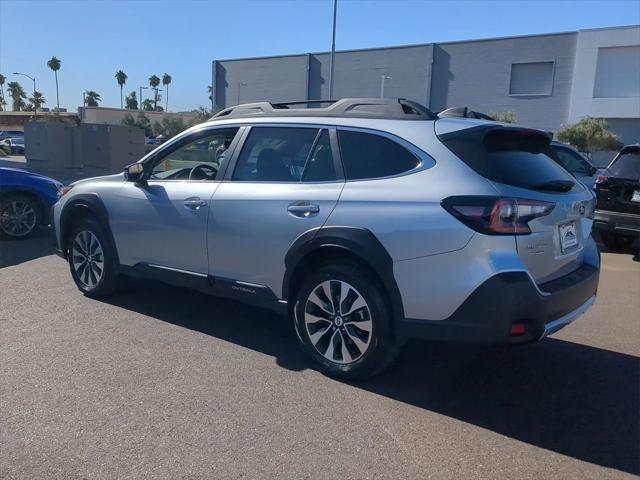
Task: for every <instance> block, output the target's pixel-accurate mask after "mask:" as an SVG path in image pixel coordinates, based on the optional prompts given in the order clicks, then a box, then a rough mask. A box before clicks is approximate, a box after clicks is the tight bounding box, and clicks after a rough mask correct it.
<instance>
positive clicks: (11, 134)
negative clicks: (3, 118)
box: [0, 130, 24, 140]
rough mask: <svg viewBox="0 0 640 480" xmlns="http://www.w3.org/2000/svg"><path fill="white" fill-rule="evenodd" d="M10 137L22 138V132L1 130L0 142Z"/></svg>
mask: <svg viewBox="0 0 640 480" xmlns="http://www.w3.org/2000/svg"><path fill="white" fill-rule="evenodd" d="M11 137H24V132H23V131H21V130H2V131H0V140H4V139H5V138H11Z"/></svg>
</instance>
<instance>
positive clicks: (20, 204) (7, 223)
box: [0, 193, 40, 239]
mask: <svg viewBox="0 0 640 480" xmlns="http://www.w3.org/2000/svg"><path fill="white" fill-rule="evenodd" d="M38 225H40V205H39V204H38V201H37V200H36V199H34V198H33V197H30V196H28V195H24V194H21V193H15V194H9V195H5V196H4V197H2V199H0V236H2V237H4V238H11V239H19V238H27V237H29V236H31V235H32V234H33V232H35V231H36V229H37V228H38Z"/></svg>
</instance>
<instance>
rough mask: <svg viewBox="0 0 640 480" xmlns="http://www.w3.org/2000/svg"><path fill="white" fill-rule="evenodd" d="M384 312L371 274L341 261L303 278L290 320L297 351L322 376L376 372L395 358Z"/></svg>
mask: <svg viewBox="0 0 640 480" xmlns="http://www.w3.org/2000/svg"><path fill="white" fill-rule="evenodd" d="M390 312H391V309H390V308H389V305H388V301H387V300H386V295H385V292H384V290H383V289H382V287H381V286H380V285H379V284H378V282H377V281H375V279H373V278H371V274H369V273H368V272H366V271H364V270H362V269H361V268H360V267H359V266H358V265H356V264H350V263H346V262H345V263H341V264H336V265H327V266H323V267H320V268H319V269H318V270H316V271H315V272H313V273H312V274H311V275H309V276H308V277H307V278H305V280H304V281H303V283H302V286H301V288H300V289H299V291H298V294H297V297H296V303H295V306H294V314H295V318H294V321H295V327H296V333H297V334H298V338H299V340H300V342H301V344H302V347H303V349H304V350H305V351H306V353H307V354H308V355H309V356H310V357H311V358H312V359H313V360H314V361H315V363H316V364H317V365H318V366H319V368H320V369H321V370H322V371H323V372H324V373H326V374H328V375H331V376H335V377H340V378H346V379H355V378H362V377H369V376H372V375H375V374H377V373H380V372H382V371H383V370H384V369H385V368H386V367H387V366H388V365H389V364H390V363H391V361H392V360H393V359H394V358H395V356H396V353H397V347H396V344H395V341H394V339H393V335H392V328H391V327H392V325H391V321H392V316H391V313H390Z"/></svg>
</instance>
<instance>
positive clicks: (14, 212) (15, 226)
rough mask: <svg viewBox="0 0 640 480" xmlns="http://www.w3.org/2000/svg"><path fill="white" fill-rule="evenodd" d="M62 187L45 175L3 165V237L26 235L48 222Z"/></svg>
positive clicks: (0, 188)
mask: <svg viewBox="0 0 640 480" xmlns="http://www.w3.org/2000/svg"><path fill="white" fill-rule="evenodd" d="M62 187H63V185H62V183H60V182H58V181H57V180H54V179H53V178H49V177H45V176H44V175H38V174H36V173H31V172H27V171H26V170H20V169H18V168H5V167H0V238H5V239H19V238H26V237H28V236H29V235H31V234H33V232H35V231H36V230H37V228H38V227H39V226H40V225H47V224H48V223H49V210H50V209H51V206H52V205H53V204H54V203H56V202H57V201H58V192H59V191H60V190H61V189H62Z"/></svg>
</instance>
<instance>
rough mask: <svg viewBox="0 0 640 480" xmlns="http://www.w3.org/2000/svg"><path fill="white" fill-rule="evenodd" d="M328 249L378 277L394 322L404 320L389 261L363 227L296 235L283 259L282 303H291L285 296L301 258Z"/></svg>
mask: <svg viewBox="0 0 640 480" xmlns="http://www.w3.org/2000/svg"><path fill="white" fill-rule="evenodd" d="M330 248H333V249H336V248H338V249H341V250H344V252H345V254H347V255H349V256H352V257H355V258H356V259H357V260H358V261H360V262H362V263H364V264H365V265H367V266H368V267H369V268H370V269H371V270H372V271H373V272H374V273H375V274H376V275H377V276H378V279H379V280H380V282H381V283H382V286H383V287H384V288H385V290H386V292H387V294H388V296H389V300H390V302H391V305H390V306H391V308H392V311H393V316H394V320H397V319H401V318H404V309H403V306H402V297H401V295H400V290H399V289H398V285H397V283H396V281H395V277H394V275H393V259H392V258H391V256H390V255H389V253H388V252H387V250H386V249H385V247H384V246H383V245H382V243H380V241H379V240H378V238H377V237H376V236H375V235H374V234H373V233H372V232H371V231H370V230H368V229H365V228H358V227H318V228H315V229H312V230H309V231H307V232H305V233H303V234H302V235H300V236H299V237H298V238H297V239H296V240H295V241H294V242H293V244H292V245H291V247H290V248H289V251H288V252H287V254H286V256H285V260H284V261H285V267H286V270H285V275H284V278H283V281H282V296H283V299H284V300H286V301H287V302H291V300H292V299H291V298H289V297H290V292H291V291H292V290H291V289H292V287H294V284H293V283H292V282H295V279H296V275H297V274H298V273H299V267H301V266H302V265H304V264H305V259H307V258H309V256H310V255H313V254H316V253H318V252H320V251H321V250H323V249H330Z"/></svg>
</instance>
